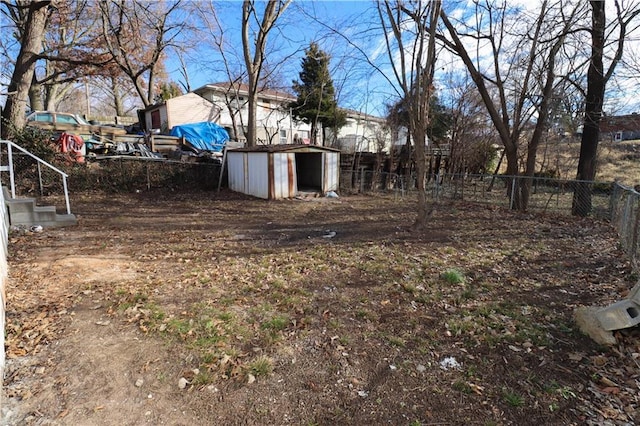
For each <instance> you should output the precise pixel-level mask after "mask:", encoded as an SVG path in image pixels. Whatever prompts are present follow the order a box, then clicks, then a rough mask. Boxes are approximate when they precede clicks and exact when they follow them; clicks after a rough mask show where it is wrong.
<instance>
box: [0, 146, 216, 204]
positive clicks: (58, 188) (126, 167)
mask: <svg viewBox="0 0 640 426" xmlns="http://www.w3.org/2000/svg"><path fill="white" fill-rule="evenodd" d="M4 163H5V164H6V161H5V162H4ZM55 164H57V165H58V166H59V167H60V168H61V169H62V170H63V171H64V172H65V173H67V174H68V176H69V177H68V186H69V192H73V191H87V190H93V189H99V190H107V191H114V192H120V191H122V192H128V191H135V190H149V189H158V188H171V189H174V190H189V189H191V190H193V189H204V190H211V189H216V188H217V187H218V180H219V178H220V168H221V166H220V164H216V163H204V162H202V163H200V162H180V161H170V160H158V159H153V158H147V157H134V156H118V157H112V158H106V159H101V160H99V161H90V162H87V163H85V164H65V163H64V162H63V161H62V160H60V159H58V161H55ZM14 170H15V173H16V177H15V182H16V192H17V195H18V196H21V197H25V196H30V197H43V196H49V195H59V194H61V193H63V187H62V179H61V177H60V175H59V174H57V173H55V172H53V171H51V170H50V169H48V168H46V167H40V165H39V164H38V163H37V162H36V161H35V160H33V159H32V158H30V157H27V156H24V155H14ZM8 178H9V176H8V173H3V174H2V184H3V185H4V186H5V187H8V184H9V182H8Z"/></svg>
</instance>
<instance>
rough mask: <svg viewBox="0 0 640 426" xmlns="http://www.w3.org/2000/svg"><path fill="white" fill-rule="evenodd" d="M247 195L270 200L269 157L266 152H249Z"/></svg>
mask: <svg viewBox="0 0 640 426" xmlns="http://www.w3.org/2000/svg"><path fill="white" fill-rule="evenodd" d="M246 164H247V168H246V173H245V175H246V176H247V187H246V191H245V193H246V194H249V195H253V196H254V197H259V198H265V199H268V198H269V155H268V154H267V153H266V152H249V153H248V156H247V163H246Z"/></svg>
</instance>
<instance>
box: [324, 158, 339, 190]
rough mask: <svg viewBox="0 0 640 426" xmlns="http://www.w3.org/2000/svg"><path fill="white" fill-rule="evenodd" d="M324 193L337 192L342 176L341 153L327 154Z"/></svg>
mask: <svg viewBox="0 0 640 426" xmlns="http://www.w3.org/2000/svg"><path fill="white" fill-rule="evenodd" d="M323 174H324V178H323V184H322V192H323V193H327V192H329V191H337V190H338V184H339V176H340V153H338V152H325V154H324V173H323Z"/></svg>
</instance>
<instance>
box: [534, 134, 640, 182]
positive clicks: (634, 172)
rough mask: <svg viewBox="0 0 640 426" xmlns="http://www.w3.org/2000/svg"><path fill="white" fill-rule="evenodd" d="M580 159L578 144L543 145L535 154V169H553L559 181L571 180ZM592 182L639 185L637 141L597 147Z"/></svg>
mask: <svg viewBox="0 0 640 426" xmlns="http://www.w3.org/2000/svg"><path fill="white" fill-rule="evenodd" d="M579 157H580V141H578V140H566V139H563V140H559V141H554V142H549V143H543V144H542V145H541V147H540V150H539V151H538V156H537V160H538V170H556V171H557V173H558V177H559V178H561V179H575V175H576V170H577V167H578V159H579ZM596 181H598V182H613V181H618V182H620V183H623V184H625V185H629V186H634V185H636V184H638V183H639V182H640V140H633V141H624V142H612V141H601V142H600V144H599V145H598V170H597V172H596Z"/></svg>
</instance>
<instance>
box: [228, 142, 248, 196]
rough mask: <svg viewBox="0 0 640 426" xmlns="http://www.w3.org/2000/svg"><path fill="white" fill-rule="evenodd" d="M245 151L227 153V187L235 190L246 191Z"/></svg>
mask: <svg viewBox="0 0 640 426" xmlns="http://www.w3.org/2000/svg"><path fill="white" fill-rule="evenodd" d="M246 156H247V153H246V152H228V153H227V175H228V178H229V189H230V190H232V191H236V192H242V193H243V194H245V193H246V189H245V174H246V172H245V167H244V165H245V158H246Z"/></svg>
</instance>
